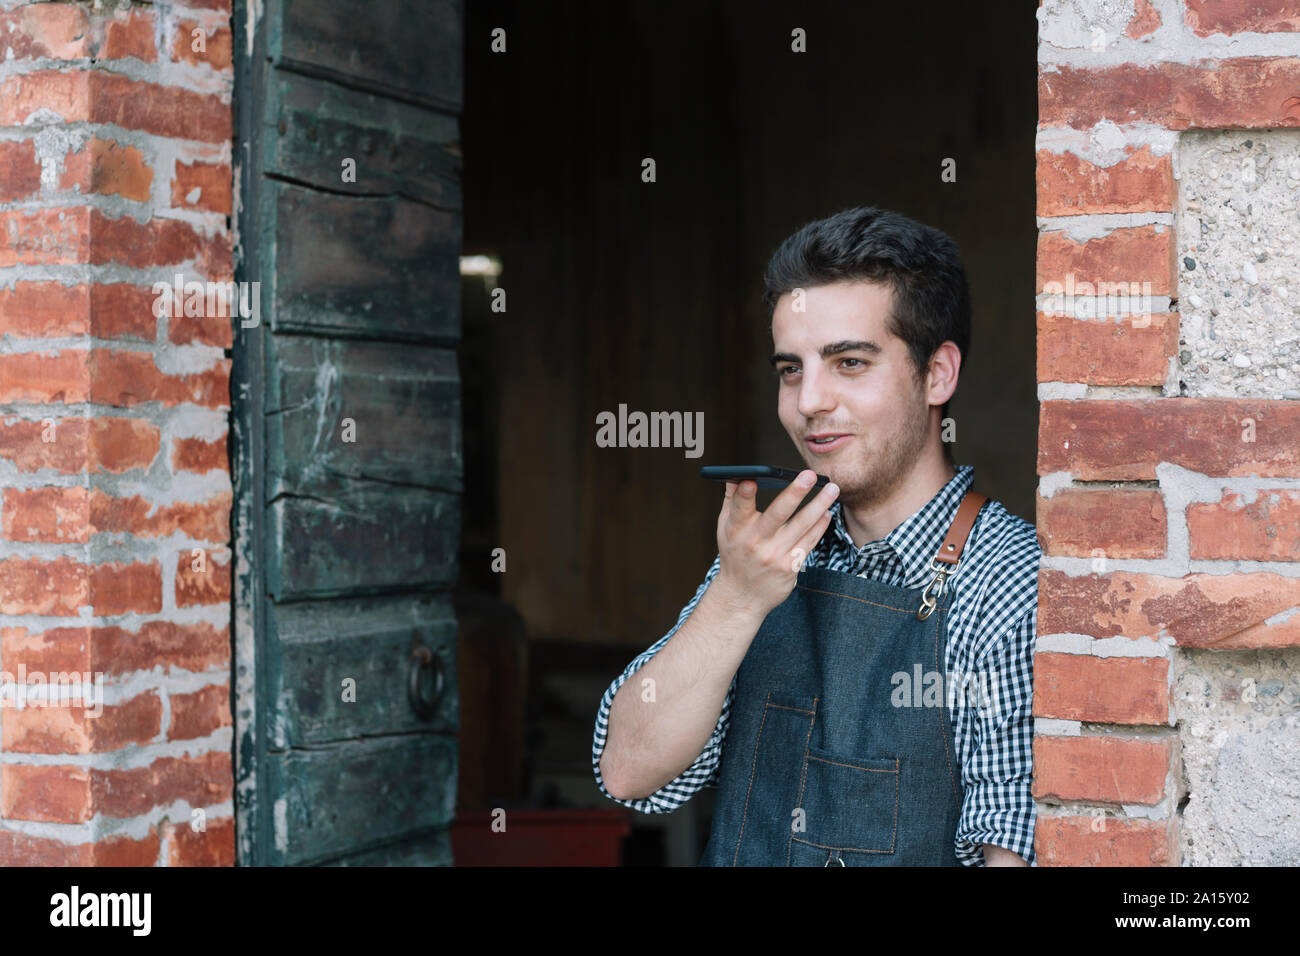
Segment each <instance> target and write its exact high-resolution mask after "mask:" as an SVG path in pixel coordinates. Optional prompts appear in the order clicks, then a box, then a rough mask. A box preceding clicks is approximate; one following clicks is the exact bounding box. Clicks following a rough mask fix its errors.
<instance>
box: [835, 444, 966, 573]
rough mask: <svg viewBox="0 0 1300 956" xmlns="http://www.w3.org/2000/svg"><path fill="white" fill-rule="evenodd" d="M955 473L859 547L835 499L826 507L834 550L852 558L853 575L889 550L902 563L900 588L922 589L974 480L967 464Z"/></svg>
mask: <svg viewBox="0 0 1300 956" xmlns="http://www.w3.org/2000/svg"><path fill="white" fill-rule="evenodd" d="M956 472H957V473H956V474H955V475H953V477H952V478H951V479H950V480H949V481H948V483H947V484H946V485H944V486H943V487H942V488H940V489H939V491H938V492H936V493H935V495H934V497H933V498H931V499H930V500H929V501H927V502H926V503H925V504H924V505H922V506H921V508H920V509H919V510H918V511H916V512H915V513H914V514H912V515H911V516H910V517H908V518H906V519H905V520H904V521H903V522H902V523H901V524H900V525H899V526H898V527H897V528H895V529H894V530H893V531H891V532H889V534H887V535H885V537H884V538H881V539H880V540H877V541H868V542H867V543H866V544H864V545H863V546H862V547H861V548H859V547H857V545H855V544H854V543H853V538H852V536H851V535H850V534H849V532H848V528H847V527H845V524H844V513H843V509H842V508H841V507H840V502H839V501H838V500H837V501H836V502H835V503H834V504H832V505H831V507H830V511H831V513H832V514H833V515H834V517H833V518H832V519H831V532H832V534H833V535H834V544H833V547H834V549H835V550H836V551H839V552H841V553H846V554H848V555H850V556H856V561H855V562H854V570H855V572H856V570H857V568H858V567H860V566H862V564H864V563H865V562H866V560H867V559H868V558H869V557H870V556H871V555H872V554H878V553H879V552H881V551H882V550H884V549H891V550H892V551H893V552H894V553H895V554H896V555H897V556H898V559H899V561H901V562H902V565H903V572H904V581H905V584H904V586H905V587H910V588H920V587H924V586H925V584H926V583H927V582H928V581H929V580H930V578H932V577H933V576H934V572H932V571H931V570H930V560H931V559H932V558H933V557H934V556H935V555H936V554H938V553H939V548H940V546H941V545H942V544H943V539H944V538H945V537H947V535H948V529H949V527H951V525H952V519H953V518H954V517H955V516H956V514H957V508H958V507H959V506H960V505H961V502H962V499H963V498H965V497H966V492H967V491H968V490H970V487H971V485H972V484H973V483H974V481H975V469H974V468H973V467H972V466H971V465H958V466H957V468H956Z"/></svg>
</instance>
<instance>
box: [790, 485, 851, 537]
mask: <svg viewBox="0 0 1300 956" xmlns="http://www.w3.org/2000/svg"><path fill="white" fill-rule="evenodd" d="M839 491H840V489H839V486H838V485H836V484H835V482H833V481H828V482H827V483H826V487H824V488H822V490H821V491H819V492H817V495H816V497H814V498H813V500H812V501H810V502H808V504H806V505H805V506H804V507H803V509H802V510H800V511H799V512H798V513H797V514H796V515H795V516H794V517H792V518H791V519H790V520H789V521H787V522H786V523H785V527H784V528H782V529H781V531H780V532H778V535H777V540H778V541H779V542H780V543H781V544H782V545H785V544H789V546H790V547H794V546H795V543H797V542H799V541H801V540H803V538H804V537H806V536H807V534H808V533H809V531H810V530H811V529H812V527H813V526H814V525H815V524H816V523H817V522H818V521H819V520H821V519H822V518H823V517H825V518H828V519H829V518H830V517H831V514H830V507H831V505H833V504H834V503H835V499H836V498H838V497H839Z"/></svg>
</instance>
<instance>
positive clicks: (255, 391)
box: [232, 0, 463, 865]
mask: <svg viewBox="0 0 1300 956" xmlns="http://www.w3.org/2000/svg"><path fill="white" fill-rule="evenodd" d="M250 17H252V18H253V19H250ZM235 22H236V25H237V42H236V47H237V51H236V52H237V62H236V70H237V74H236V75H237V82H236V87H235V111H236V117H237V129H238V134H237V139H236V143H235V157H234V158H235V163H236V165H237V175H236V183H237V184H238V186H239V196H240V199H239V207H242V208H240V212H239V215H238V224H237V225H238V233H239V247H238V248H237V250H236V251H237V262H238V265H237V273H236V279H237V280H239V281H246V282H254V281H257V282H260V283H261V289H260V291H261V317H260V324H259V325H257V326H256V327H253V328H243V327H241V325H243V324H246V323H248V322H251V319H246V320H243V321H242V322H241V321H237V322H236V330H235V346H234V353H233V355H234V365H235V372H234V374H235V380H234V384H233V386H232V387H233V390H234V392H235V400H234V410H233V412H232V415H233V428H232V435H233V443H232V447H233V454H234V471H235V498H236V508H235V517H234V519H233V525H234V528H233V531H234V537H235V541H236V572H235V579H236V581H235V621H234V628H233V632H234V641H235V666H236V674H235V685H236V700H235V718H236V726H235V730H236V747H235V761H236V823H237V831H238V837H237V847H238V859H239V862H240V863H241V864H272V865H276V864H313V863H342V864H357V863H362V864H375V863H390V862H391V863H432V864H450V863H451V843H450V839H449V831H448V827H449V824H450V821H451V819H452V815H453V812H454V804H455V795H456V731H457V709H458V708H457V695H456V623H455V618H454V616H453V612H452V603H451V594H450V592H451V589H452V588H453V586H454V584H455V580H456V573H457V568H456V554H457V547H458V539H459V534H460V514H461V512H460V505H461V498H462V456H461V431H460V383H459V379H458V376H457V362H456V346H457V343H458V341H459V338H460V301H459V295H460V293H459V256H460V247H461V196H460V153H459V143H458V140H459V115H460V109H461V102H462V95H461V86H462V55H461V46H462V30H463V26H462V24H463V11H462V6H461V0H384V2H381V3H357V2H355V0H237V2H236V4H235ZM250 33H251V37H250ZM349 161H353V162H354V163H355V181H351V180H352V177H351V176H350V175H349V173H350V170H349V166H350V163H349ZM426 649H427V650H426ZM435 665H440V669H441V671H442V675H443V684H442V687H443V689H442V694H441V697H440V698H439V699H438V700H437V701H436V703H435V704H434V706H432V708H431V709H430V708H428V707H426V706H424V705H427V704H428V703H429V702H431V701H432V699H433V698H434V696H435V691H436V688H435V686H434V674H435V671H436V670H437V669H438V668H437V667H436V666H435ZM413 680H414V682H415V684H416V686H415V687H414V688H412V687H411V683H412V681H413ZM422 711H429V712H422Z"/></svg>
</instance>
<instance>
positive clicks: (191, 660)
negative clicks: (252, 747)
mask: <svg viewBox="0 0 1300 956" xmlns="http://www.w3.org/2000/svg"><path fill="white" fill-rule="evenodd" d="M229 20H230V0H186V2H184V3H166V2H157V3H139V2H137V3H121V2H113V0H104V2H102V3H93V4H92V3H30V4H29V3H20V2H14V0H0V234H3V241H0V494H2V496H3V497H0V615H3V617H2V618H0V621H2V628H0V669H2V670H3V671H4V673H5V675H6V680H8V681H10V682H13V681H17V680H18V679H19V678H20V676H23V675H25V676H26V679H27V681H28V683H29V687H35V686H36V685H38V684H39V682H40V681H41V680H44V681H46V682H59V681H62V680H65V679H66V678H64V677H61V676H60V675H67V674H71V673H74V672H76V673H79V674H81V675H82V678H81V679H80V680H79V681H78V683H85V684H87V685H89V686H87V687H85V688H82V689H83V690H85V691H87V692H88V693H87V699H79V700H74V701H67V700H65V701H63V702H62V703H61V706H44V703H45V702H44V701H41V700H39V699H36V700H33V699H32V698H30V697H29V698H28V699H27V700H26V701H25V704H26V705H25V706H22V707H19V706H18V703H19V700H18V698H19V696H20V695H19V694H18V693H17V688H16V685H15V684H14V683H10V684H9V689H10V693H11V696H10V697H9V698H8V699H6V701H5V705H4V706H3V707H0V731H2V734H0V761H2V762H0V864H2V865H11V864H31V863H75V864H83V865H86V864H94V865H123V864H128V865H164V866H166V865H192V864H200V865H210V864H223V865H230V864H233V862H234V825H233V807H232V789H233V774H232V766H231V751H232V736H231V733H232V732H231V724H232V721H231V711H230V693H229V692H230V632H229V622H230V563H229V562H230V552H229V543H230V525H229V515H230V507H231V483H230V475H229V467H228V463H227V453H226V441H227V415H228V411H229V405H230V391H229V370H230V361H229V357H228V355H229V353H228V351H227V350H228V349H230V347H231V345H232V323H231V321H230V319H228V318H222V317H217V318H209V317H204V316H195V315H189V316H186V315H184V314H180V315H177V316H175V317H171V316H168V315H166V314H162V315H159V314H157V313H158V312H160V311H162V310H161V309H157V308H155V306H156V304H157V299H158V295H156V291H155V290H154V289H153V288H152V286H153V283H155V282H165V283H168V284H171V283H173V281H174V279H175V276H176V275H177V274H178V273H180V274H182V275H183V277H184V279H185V280H187V281H188V280H212V281H229V280H232V279H233V271H232V258H231V252H232V251H231V230H230V215H231V171H230V164H231V136H232V118H231V88H232V82H233V75H232V69H231V44H230V23H229ZM195 31H199V35H196V33H195ZM200 36H201V42H200ZM200 47H201V48H202V49H198V48H200ZM178 311H181V312H183V311H184V309H183V307H182V308H181V309H180V310H178ZM86 678H89V679H88V680H87V679H86ZM96 681H102V698H99V699H100V701H101V703H102V713H99V714H98V715H96V713H95V710H97V709H98V708H94V707H92V706H91V705H92V702H93V700H94V699H95V698H96V697H97V692H96V691H95V690H94V685H95V682H96Z"/></svg>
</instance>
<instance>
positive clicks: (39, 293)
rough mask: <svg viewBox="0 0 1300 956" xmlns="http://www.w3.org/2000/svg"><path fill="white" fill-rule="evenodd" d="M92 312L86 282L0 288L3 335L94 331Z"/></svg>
mask: <svg viewBox="0 0 1300 956" xmlns="http://www.w3.org/2000/svg"><path fill="white" fill-rule="evenodd" d="M2 175H3V174H2V173H0V176H2ZM89 313H90V287H89V286H86V285H74V286H67V285H63V284H62V283H59V282H26V281H20V282H15V283H14V287H13V288H12V289H0V335H12V336H15V337H18V338H54V337H57V336H63V335H66V336H73V335H85V334H86V333H87V332H89V331H90V324H89V322H88V319H87V317H88V315H89Z"/></svg>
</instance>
